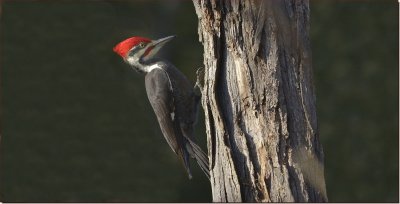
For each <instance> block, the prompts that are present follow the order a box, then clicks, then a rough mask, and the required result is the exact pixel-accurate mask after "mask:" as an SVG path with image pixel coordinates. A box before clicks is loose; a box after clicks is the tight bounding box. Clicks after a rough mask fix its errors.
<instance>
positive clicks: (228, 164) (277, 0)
mask: <svg viewBox="0 0 400 204" xmlns="http://www.w3.org/2000/svg"><path fill="white" fill-rule="evenodd" d="M193 3H194V5H195V9H196V13H197V16H198V19H199V36H200V37H199V39H200V42H202V43H203V46H204V65H205V73H204V86H203V87H202V94H203V98H202V106H203V108H204V112H205V117H206V128H207V130H206V131H207V141H208V147H209V151H208V154H209V156H210V168H211V185H212V197H213V201H214V202H293V201H294V202H323V201H327V196H326V190H325V179H324V168H323V151H322V147H321V144H320V142H319V139H318V129H317V117H316V107H315V93H314V87H313V84H312V70H311V49H310V40H309V37H308V35H309V34H308V32H309V31H308V30H309V14H310V12H309V3H308V1H306V0H303V1H298V0H268V1H266V0H193Z"/></svg>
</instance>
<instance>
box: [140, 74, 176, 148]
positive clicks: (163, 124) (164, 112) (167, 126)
mask: <svg viewBox="0 0 400 204" xmlns="http://www.w3.org/2000/svg"><path fill="white" fill-rule="evenodd" d="M145 80H146V92H147V97H148V98H149V101H150V103H151V106H152V107H153V110H154V112H155V114H156V116H157V119H158V123H159V124H160V128H161V131H162V133H163V135H164V137H165V139H166V140H167V142H168V144H169V146H170V147H171V148H172V150H173V151H174V152H175V153H177V154H178V153H179V152H180V151H181V150H180V148H181V147H182V145H181V144H182V136H181V134H179V133H178V132H177V129H176V127H175V126H176V124H177V123H176V122H175V121H174V120H176V119H177V116H176V115H175V104H174V99H173V97H172V96H173V93H172V87H171V86H172V85H171V82H170V79H169V77H168V75H167V73H166V71H164V70H163V69H158V68H156V69H153V70H152V71H151V72H149V73H148V74H147V75H146V79H145Z"/></svg>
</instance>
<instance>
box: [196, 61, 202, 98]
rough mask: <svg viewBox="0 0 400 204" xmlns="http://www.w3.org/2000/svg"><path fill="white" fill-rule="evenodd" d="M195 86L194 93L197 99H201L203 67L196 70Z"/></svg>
mask: <svg viewBox="0 0 400 204" xmlns="http://www.w3.org/2000/svg"><path fill="white" fill-rule="evenodd" d="M196 76H197V80H196V84H195V85H194V93H195V95H196V96H197V97H199V98H201V95H202V92H203V88H204V67H199V68H197V70H196Z"/></svg>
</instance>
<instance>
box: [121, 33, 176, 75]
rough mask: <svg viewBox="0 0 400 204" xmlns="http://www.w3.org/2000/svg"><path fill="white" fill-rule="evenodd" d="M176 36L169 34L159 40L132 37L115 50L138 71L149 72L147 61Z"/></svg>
mask: <svg viewBox="0 0 400 204" xmlns="http://www.w3.org/2000/svg"><path fill="white" fill-rule="evenodd" d="M174 37H175V36H168V37H165V38H161V39H158V40H150V39H148V38H144V37H131V38H128V39H126V40H124V41H122V42H120V43H118V44H117V45H116V46H115V47H114V49H113V50H114V52H116V53H117V54H119V55H120V56H121V57H122V58H123V59H124V60H125V62H127V63H128V64H130V65H131V66H133V67H134V68H135V69H136V70H137V71H139V72H147V71H146V70H145V63H146V62H147V61H148V60H150V59H152V58H153V57H154V56H155V55H156V54H157V53H158V51H159V50H160V49H161V48H162V47H163V46H164V45H165V44H166V43H167V42H169V41H170V40H172V39H173V38H174Z"/></svg>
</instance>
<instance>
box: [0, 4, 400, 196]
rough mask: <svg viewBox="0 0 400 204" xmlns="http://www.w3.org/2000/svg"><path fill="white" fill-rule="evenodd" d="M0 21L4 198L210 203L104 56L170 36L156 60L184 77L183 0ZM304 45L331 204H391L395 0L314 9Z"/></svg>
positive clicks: (10, 13)
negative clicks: (122, 44)
mask: <svg viewBox="0 0 400 204" xmlns="http://www.w3.org/2000/svg"><path fill="white" fill-rule="evenodd" d="M2 12H3V13H2V16H1V21H0V23H1V24H0V27H1V31H0V43H1V46H0V54H1V55H0V65H1V94H2V95H1V100H2V101H1V112H2V113H1V122H2V123H1V127H2V138H1V152H0V157H1V160H0V161H1V163H0V170H1V171H0V200H1V201H3V202H28V201H29V202H60V201H63V202H210V201H211V195H210V194H211V192H210V191H211V190H210V186H209V184H208V183H207V179H206V178H205V176H203V175H202V173H201V171H200V170H199V169H198V168H197V167H194V179H193V180H188V179H187V176H186V175H185V171H184V169H183V168H182V165H181V164H180V162H179V161H178V160H177V159H176V157H175V155H174V154H173V153H172V151H171V150H170V149H169V146H168V145H167V143H166V142H165V141H164V139H163V137H162V135H161V131H160V130H159V127H158V124H157V121H156V118H155V116H154V113H153V111H152V109H151V106H150V104H149V103H148V101H147V97H146V93H145V90H144V78H143V76H141V75H139V74H137V73H136V72H134V71H133V70H131V69H129V67H128V65H126V64H124V63H123V61H122V60H121V59H120V58H119V56H117V55H116V54H114V53H113V52H112V47H113V46H114V45H115V44H116V43H118V42H119V41H121V40H122V39H125V38H127V37H130V36H132V35H139V36H146V37H150V38H159V37H164V36H167V35H171V34H176V35H177V36H178V37H177V38H176V39H175V40H174V41H172V42H171V43H169V45H167V46H166V47H165V48H164V52H163V56H164V57H165V58H168V59H169V60H170V61H171V62H173V63H174V64H175V65H176V66H177V67H178V68H180V69H181V70H182V71H183V72H184V73H185V74H186V75H187V76H188V77H189V78H190V79H191V80H194V78H195V75H194V74H195V71H194V70H195V69H196V68H197V67H199V66H202V49H203V48H202V45H201V44H200V43H199V42H198V36H197V16H196V15H195V11H194V8H193V5H192V2H191V1H179V0H175V1H172V0H170V1H161V0H159V1H154V0H153V1H143V0H142V1H11V0H8V1H3V8H2ZM310 35H311V36H310V37H311V40H312V49H313V69H314V82H315V86H316V90H317V106H318V121H319V129H320V138H321V141H322V143H323V146H324V152H325V172H326V183H327V191H328V196H329V199H330V201H331V202H378V201H380V202H398V201H399V200H398V195H399V194H398V191H399V188H398V179H399V177H398V165H399V162H398V160H399V158H398V152H399V147H398V144H399V141H398V128H399V127H398V122H399V121H398V111H399V110H398V103H399V101H398V92H399V90H398V82H399V81H398V76H399V72H398V66H399V64H398V55H399V53H398V44H399V42H398V35H399V33H398V3H397V1H382V0H376V1H352V2H345V1H311V31H310ZM199 121H200V122H199V125H198V127H197V130H196V131H197V135H198V138H199V140H200V142H201V143H202V146H203V147H205V141H204V140H205V138H204V137H205V136H204V135H205V130H204V124H203V123H202V122H201V121H202V119H200V120H199Z"/></svg>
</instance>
